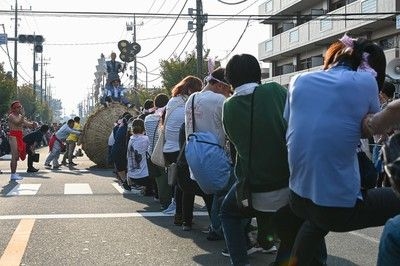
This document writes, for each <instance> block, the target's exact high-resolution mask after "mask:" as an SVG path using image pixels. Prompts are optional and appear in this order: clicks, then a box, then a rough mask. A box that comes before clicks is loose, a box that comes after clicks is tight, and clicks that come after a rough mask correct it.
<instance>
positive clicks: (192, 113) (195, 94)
mask: <svg viewBox="0 0 400 266" xmlns="http://www.w3.org/2000/svg"><path fill="white" fill-rule="evenodd" d="M195 96H196V94H193V98H192V130H193V132H192V133H194V97H195Z"/></svg>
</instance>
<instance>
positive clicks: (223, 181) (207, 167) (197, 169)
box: [185, 132, 231, 194]
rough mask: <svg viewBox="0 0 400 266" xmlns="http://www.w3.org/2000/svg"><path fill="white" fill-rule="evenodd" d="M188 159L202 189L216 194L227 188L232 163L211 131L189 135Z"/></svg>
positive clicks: (186, 152)
mask: <svg viewBox="0 0 400 266" xmlns="http://www.w3.org/2000/svg"><path fill="white" fill-rule="evenodd" d="M185 157H186V161H187V163H188V164H189V167H190V170H191V171H192V173H193V176H194V178H195V179H196V181H197V183H198V184H199V187H200V188H201V190H203V192H204V193H206V194H215V193H217V192H219V191H222V190H224V189H226V187H227V185H228V181H229V176H230V172H231V164H230V161H229V158H228V155H227V154H226V152H225V150H224V148H223V147H221V146H220V145H219V144H218V139H217V137H216V136H215V135H214V134H213V133H211V132H194V133H192V134H190V135H189V136H188V140H187V143H186V148H185Z"/></svg>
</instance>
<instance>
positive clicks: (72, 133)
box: [0, 101, 82, 181]
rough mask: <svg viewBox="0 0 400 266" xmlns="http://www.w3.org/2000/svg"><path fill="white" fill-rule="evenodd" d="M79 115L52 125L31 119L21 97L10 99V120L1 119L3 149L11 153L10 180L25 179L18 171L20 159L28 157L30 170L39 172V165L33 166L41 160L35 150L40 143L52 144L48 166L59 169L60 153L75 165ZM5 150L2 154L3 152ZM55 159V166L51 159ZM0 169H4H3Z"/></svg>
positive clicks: (42, 144) (47, 159)
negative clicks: (73, 159)
mask: <svg viewBox="0 0 400 266" xmlns="http://www.w3.org/2000/svg"><path fill="white" fill-rule="evenodd" d="M79 122H80V118H79V117H75V118H74V119H70V120H69V121H68V122H67V123H65V124H57V123H53V124H52V125H47V124H42V123H38V122H35V121H33V122H32V121H29V120H28V119H27V118H26V116H25V111H24V108H23V106H22V104H21V103H20V102H19V101H14V102H12V103H11V106H10V111H9V114H8V118H7V120H4V121H3V120H2V125H1V136H2V138H1V139H2V141H1V150H2V151H4V154H7V153H10V154H11V161H10V169H11V176H10V180H11V181H16V180H22V179H23V177H22V176H20V175H19V174H17V164H18V161H19V160H21V161H24V160H25V159H26V158H27V170H26V171H27V172H28V173H36V172H38V171H39V169H37V168H35V167H34V166H33V163H34V162H39V153H36V152H35V150H36V149H37V148H39V147H41V146H49V154H48V156H47V158H46V160H45V168H48V169H51V168H52V169H53V170H56V169H58V168H59V167H60V165H61V164H60V163H59V162H58V159H59V156H60V154H61V153H64V157H63V160H62V164H63V165H67V162H66V160H67V159H68V165H69V166H74V165H76V164H75V163H74V162H73V161H72V158H73V157H76V156H75V155H74V151H75V147H76V143H77V141H78V135H80V134H81V132H82V130H81V127H80V123H79ZM4 154H2V155H4ZM51 161H52V162H53V166H52V165H50V162H51ZM0 173H2V172H1V171H0Z"/></svg>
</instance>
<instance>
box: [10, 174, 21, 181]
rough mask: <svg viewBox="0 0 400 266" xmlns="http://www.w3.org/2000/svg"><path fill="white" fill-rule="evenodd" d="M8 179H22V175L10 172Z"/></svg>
mask: <svg viewBox="0 0 400 266" xmlns="http://www.w3.org/2000/svg"><path fill="white" fill-rule="evenodd" d="M10 179H11V180H22V179H23V177H22V176H20V175H18V174H11V177H10Z"/></svg>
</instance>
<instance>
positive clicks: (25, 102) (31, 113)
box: [18, 84, 39, 120]
mask: <svg viewBox="0 0 400 266" xmlns="http://www.w3.org/2000/svg"><path fill="white" fill-rule="evenodd" d="M32 99H35V94H34V93H33V89H32V86H31V85H28V84H25V85H22V86H20V87H19V92H18V100H19V101H20V102H21V104H22V106H23V107H24V110H25V115H26V117H28V118H29V119H31V120H37V119H38V113H37V110H38V109H39V108H38V103H37V101H32Z"/></svg>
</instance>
